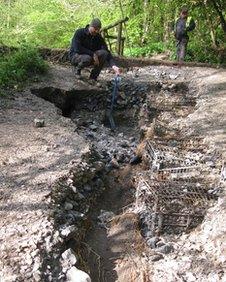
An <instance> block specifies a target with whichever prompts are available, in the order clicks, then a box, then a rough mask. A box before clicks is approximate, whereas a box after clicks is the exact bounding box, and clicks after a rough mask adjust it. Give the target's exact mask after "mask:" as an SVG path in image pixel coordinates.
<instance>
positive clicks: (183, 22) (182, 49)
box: [174, 7, 195, 62]
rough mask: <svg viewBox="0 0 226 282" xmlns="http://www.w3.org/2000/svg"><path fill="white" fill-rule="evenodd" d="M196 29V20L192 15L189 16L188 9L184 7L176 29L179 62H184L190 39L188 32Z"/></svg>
mask: <svg viewBox="0 0 226 282" xmlns="http://www.w3.org/2000/svg"><path fill="white" fill-rule="evenodd" d="M194 29H195V22H194V20H193V19H192V18H191V17H188V9H187V8H186V7H183V8H182V9H181V12H180V17H179V18H178V19H177V21H176V24H175V29H174V32H175V38H176V40H177V60H178V61H179V62H183V61H184V58H185V56H186V49H187V44H188V40H189V36H188V32H190V31H192V30H194Z"/></svg>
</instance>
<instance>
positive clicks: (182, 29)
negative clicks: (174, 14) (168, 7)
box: [175, 17, 195, 40]
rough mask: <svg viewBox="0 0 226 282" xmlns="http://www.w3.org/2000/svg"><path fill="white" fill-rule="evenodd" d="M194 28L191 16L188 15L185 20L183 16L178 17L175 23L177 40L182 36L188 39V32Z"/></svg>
mask: <svg viewBox="0 0 226 282" xmlns="http://www.w3.org/2000/svg"><path fill="white" fill-rule="evenodd" d="M193 29H195V22H194V20H193V19H192V18H191V17H188V19H187V21H186V19H183V18H181V17H180V18H178V19H177V21H176V24H175V37H176V39H177V40H182V39H183V38H186V39H189V36H188V32H190V31H192V30H193Z"/></svg>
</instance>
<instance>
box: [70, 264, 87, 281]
mask: <svg viewBox="0 0 226 282" xmlns="http://www.w3.org/2000/svg"><path fill="white" fill-rule="evenodd" d="M66 277H67V280H66V281H67V282H91V278H90V277H89V275H88V274H87V273H86V272H84V271H82V270H79V269H77V268H76V267H75V266H73V267H72V268H70V269H69V270H68V272H67V274H66Z"/></svg>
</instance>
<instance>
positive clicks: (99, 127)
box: [32, 79, 220, 282]
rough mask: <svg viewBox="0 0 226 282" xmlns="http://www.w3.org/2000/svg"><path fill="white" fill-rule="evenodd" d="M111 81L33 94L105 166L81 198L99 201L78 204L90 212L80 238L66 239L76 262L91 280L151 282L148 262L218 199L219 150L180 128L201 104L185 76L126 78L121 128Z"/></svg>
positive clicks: (170, 250)
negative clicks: (68, 122)
mask: <svg viewBox="0 0 226 282" xmlns="http://www.w3.org/2000/svg"><path fill="white" fill-rule="evenodd" d="M112 87H113V86H112V84H111V83H108V84H107V88H106V89H105V90H103V89H91V90H87V91H85V90H83V91H79V90H72V91H69V92H65V91H63V90H61V89H55V88H49V87H48V88H43V89H33V90H32V92H33V93H34V94H35V95H37V96H39V97H42V98H44V99H46V100H48V101H51V102H52V103H54V104H55V105H56V106H57V107H59V108H60V109H61V110H62V114H63V115H64V116H66V117H70V118H71V119H72V120H73V121H74V123H75V126H76V131H77V132H78V133H79V134H80V135H83V137H84V138H85V139H86V140H87V141H88V142H89V143H90V145H91V147H92V149H93V151H94V152H95V153H94V155H95V160H96V161H99V162H100V163H101V164H102V169H101V170H100V171H99V172H98V174H96V175H94V176H93V177H92V179H91V180H84V181H83V183H82V184H81V187H82V188H81V191H80V192H81V194H82V195H81V197H80V199H76V201H77V202H78V201H83V199H82V197H87V198H88V197H89V199H91V198H92V199H95V200H93V201H92V200H90V201H89V203H90V205H89V207H88V208H87V205H84V206H80V212H82V213H84V214H86V220H84V221H82V220H80V221H79V224H80V225H79V228H81V229H80V233H81V232H82V234H81V236H80V237H79V238H80V239H79V240H78V239H76V238H70V240H68V241H67V247H71V248H72V249H74V250H75V252H76V254H77V255H78V263H77V264H78V267H79V268H81V269H83V270H84V271H86V272H88V273H89V275H90V277H91V279H92V281H108V282H111V281H151V280H148V279H150V275H149V270H148V267H145V266H144V263H143V262H144V261H145V264H147V265H148V264H151V263H152V262H154V261H158V260H161V259H164V257H165V256H167V255H169V254H171V253H173V252H174V251H175V248H176V247H175V242H176V240H177V238H178V236H180V234H182V233H184V232H189V231H190V230H192V229H193V228H195V227H197V226H198V225H199V224H200V223H201V222H202V221H203V219H204V216H205V213H206V210H207V208H208V206H209V203H210V202H211V201H214V200H216V199H217V197H218V194H219V192H220V187H219V171H220V156H219V155H218V153H217V152H216V151H214V150H212V149H210V148H209V147H208V146H207V145H206V144H205V143H204V142H203V139H202V138H199V137H197V136H193V135H192V132H190V131H189V130H188V129H187V128H185V127H181V121H182V120H185V119H186V117H187V116H188V115H189V114H191V113H192V112H193V111H194V109H195V105H196V98H195V97H194V93H192V92H190V91H189V88H188V85H187V83H186V82H175V81H174V82H172V81H167V82H165V83H164V84H161V83H158V82H156V81H149V80H148V79H147V80H146V81H136V82H135V81H134V80H129V79H124V81H122V83H121V85H120V90H119V96H118V100H117V104H116V106H115V108H114V114H113V115H114V120H115V123H116V126H117V127H116V130H115V131H111V129H110V128H109V125H110V124H109V121H108V118H107V117H106V109H108V108H109V105H110V98H111V91H112ZM72 182H73V183H74V184H75V182H76V181H75V180H74V178H73V180H72ZM76 186H78V185H77V183H76ZM94 186H95V189H94V188H93V187H94ZM98 187H99V188H100V187H102V188H103V189H99V188H98ZM98 189H99V190H98ZM68 197H69V199H68V198H67V202H70V201H71V202H72V199H71V198H70V196H68ZM73 200H74V199H73ZM74 202H75V200H74ZM74 202H73V203H72V204H73V206H74V207H75V206H76V204H75V203H74ZM61 204H65V202H62V201H61ZM76 210H78V208H77V209H76ZM76 220H77V219H76ZM66 221H67V220H65V224H67V222H66ZM72 221H73V220H72ZM76 222H78V220H77V221H76ZM70 224H71V223H70ZM73 224H74V222H73ZM142 259H144V261H143V260H142ZM138 261H140V262H141V263H142V265H143V267H140V266H139V262H138ZM145 279H146V280H145Z"/></svg>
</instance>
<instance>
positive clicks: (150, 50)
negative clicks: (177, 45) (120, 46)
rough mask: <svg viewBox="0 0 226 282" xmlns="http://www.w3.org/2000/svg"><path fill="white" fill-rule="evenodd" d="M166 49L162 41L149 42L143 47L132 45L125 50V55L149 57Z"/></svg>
mask: <svg viewBox="0 0 226 282" xmlns="http://www.w3.org/2000/svg"><path fill="white" fill-rule="evenodd" d="M165 51H166V47H165V45H164V43H163V42H156V43H150V44H149V45H148V46H145V47H133V48H131V49H129V48H127V49H126V50H125V55H126V56H132V57H149V56H152V55H154V54H160V53H163V52H165Z"/></svg>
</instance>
